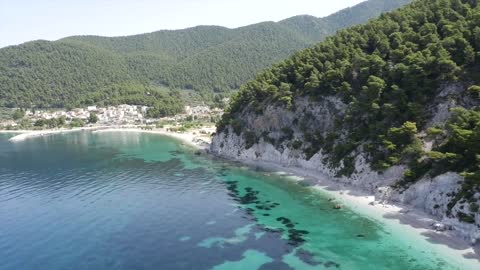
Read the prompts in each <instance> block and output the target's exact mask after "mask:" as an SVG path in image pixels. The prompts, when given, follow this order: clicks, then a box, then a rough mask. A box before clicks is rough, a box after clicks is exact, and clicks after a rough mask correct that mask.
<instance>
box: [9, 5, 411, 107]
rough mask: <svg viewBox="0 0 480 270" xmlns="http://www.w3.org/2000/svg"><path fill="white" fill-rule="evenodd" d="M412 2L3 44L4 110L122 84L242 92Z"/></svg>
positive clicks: (75, 98) (62, 103) (62, 101)
mask: <svg viewBox="0 0 480 270" xmlns="http://www.w3.org/2000/svg"><path fill="white" fill-rule="evenodd" d="M408 2H410V0H370V1H367V2H364V3H361V4H359V5H357V6H355V7H353V8H348V9H345V10H343V11H340V12H338V13H336V14H333V15H331V16H328V17H325V18H315V17H312V16H297V17H293V18H289V19H287V20H284V21H281V22H278V23H274V22H264V23H259V24H254V25H250V26H246V27H241V28H237V29H228V28H224V27H218V26H199V27H194V28H189V29H185V30H177V31H158V32H154V33H149V34H141V35H135V36H128V37H115V38H108V37H96V36H75V37H69V38H65V39H62V40H59V41H55V42H49V41H34V42H28V43H25V44H22V45H19V46H11V47H7V48H3V49H0V107H2V106H4V107H5V106H6V107H35V106H36V107H66V106H75V105H77V104H78V103H79V101H91V100H95V102H99V101H100V100H99V99H98V98H102V97H104V98H107V97H110V96H109V95H105V89H108V88H109V87H117V86H119V85H121V86H122V87H123V86H126V85H134V86H136V87H135V88H133V89H130V90H132V91H136V94H133V93H131V92H129V97H130V98H131V97H132V96H135V99H136V100H137V101H138V99H139V97H140V95H142V94H144V93H145V91H143V89H144V88H145V87H148V88H156V89H162V88H169V89H194V90H197V91H201V92H202V93H212V92H217V93H218V92H225V91H228V90H230V89H238V88H239V86H240V85H241V84H242V83H244V82H246V81H247V80H248V79H251V78H253V77H254V74H255V73H256V72H257V71H259V70H261V69H264V68H266V67H268V66H270V65H271V64H273V63H275V62H277V61H280V60H283V59H285V58H286V57H287V56H289V55H290V54H291V53H293V52H294V51H296V50H299V49H303V48H306V47H308V46H311V45H313V44H314V43H316V42H318V41H319V40H322V39H324V38H325V37H326V36H328V35H331V34H333V33H334V32H335V31H336V30H338V29H341V28H344V27H347V26H351V25H354V24H359V23H363V22H366V21H367V20H368V19H370V18H372V17H375V16H378V15H379V14H381V13H382V12H385V11H389V10H392V9H394V8H397V7H399V6H401V5H403V4H405V3H408ZM137 86H138V87H137ZM137 88H138V89H137ZM202 96H203V97H204V98H206V97H211V95H209V94H204V95H202ZM122 98H123V97H119V96H115V98H114V99H115V100H114V101H111V100H106V99H105V100H104V101H105V102H107V103H110V102H116V100H119V99H122ZM145 100H149V99H148V98H147V97H145ZM158 102H159V103H161V102H163V101H162V100H161V99H159V100H158Z"/></svg>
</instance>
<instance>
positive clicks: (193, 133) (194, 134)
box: [0, 126, 211, 149]
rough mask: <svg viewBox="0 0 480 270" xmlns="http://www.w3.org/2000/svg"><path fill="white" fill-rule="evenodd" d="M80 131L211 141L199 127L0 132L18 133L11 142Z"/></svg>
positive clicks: (199, 144) (202, 146) (203, 146)
mask: <svg viewBox="0 0 480 270" xmlns="http://www.w3.org/2000/svg"><path fill="white" fill-rule="evenodd" d="M79 131H92V132H93V133H100V132H138V133H147V134H158V135H164V136H169V137H172V138H176V139H179V140H181V141H182V142H184V143H187V144H189V145H191V146H194V147H196V148H198V149H206V148H208V146H209V143H210V140H211V139H210V136H208V135H201V134H200V130H199V129H193V130H190V131H188V132H184V133H177V132H171V131H168V130H166V129H164V128H160V129H153V130H145V129H141V128H140V127H125V128H122V127H109V126H96V127H82V128H72V129H47V130H0V133H10V134H18V135H16V136H14V137H12V138H10V139H9V141H11V142H20V141H24V140H26V139H30V138H35V137H43V136H48V135H54V134H64V133H71V132H79Z"/></svg>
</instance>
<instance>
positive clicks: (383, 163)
mask: <svg viewBox="0 0 480 270" xmlns="http://www.w3.org/2000/svg"><path fill="white" fill-rule="evenodd" d="M479 57H480V7H479V6H478V4H477V1H474V0H418V1H414V2H413V3H412V4H410V5H408V6H407V7H405V8H402V9H400V10H397V11H394V12H392V13H389V14H384V15H382V16H381V17H380V18H379V19H377V20H373V21H370V22H369V23H368V24H366V25H362V26H356V27H353V28H350V29H347V30H342V31H340V32H338V33H337V34H336V35H335V36H333V37H329V38H327V39H326V40H325V41H324V42H322V43H320V44H318V45H316V46H314V47H313V48H310V49H306V50H303V51H301V52H298V53H296V54H295V55H293V56H292V57H290V58H289V59H287V60H285V61H283V62H281V63H279V64H276V65H274V66H273V68H271V69H269V70H266V71H264V72H261V73H260V74H259V75H257V78H256V79H255V80H253V81H250V82H248V83H247V84H245V85H244V86H243V87H242V88H241V90H240V91H239V93H237V94H236V95H235V96H234V97H233V100H232V102H231V104H230V107H229V109H228V110H227V112H226V114H225V115H224V117H223V119H222V121H221V123H220V124H219V126H218V131H219V132H222V131H224V130H225V128H226V127H227V126H233V127H234V130H237V131H240V132H241V131H243V130H244V127H243V121H244V120H243V119H242V115H244V113H245V111H248V110H249V111H252V112H255V113H259V114H262V111H263V109H264V108H265V107H266V105H267V104H277V105H278V106H285V107H286V108H294V106H295V99H296V98H297V97H301V96H308V97H310V99H311V100H319V99H322V98H323V97H325V96H329V95H335V96H338V97H341V98H342V99H343V101H344V102H345V103H346V104H348V109H347V115H346V117H345V118H344V119H342V121H338V123H337V124H336V132H333V133H332V134H329V135H328V136H327V138H323V137H322V138H320V137H321V135H317V134H304V135H305V139H306V142H305V147H304V152H305V153H306V155H307V158H309V157H311V156H312V155H313V154H315V153H316V152H318V151H319V150H321V148H323V151H324V152H328V153H329V154H331V155H330V156H331V157H332V158H331V160H330V162H331V163H333V165H334V166H338V165H339V164H340V161H342V160H343V164H345V167H347V170H344V171H342V173H345V174H346V175H348V174H351V173H352V172H353V164H352V162H353V157H354V155H355V152H356V150H358V149H364V151H366V152H367V153H368V156H369V160H370V162H371V163H372V166H373V168H375V169H377V170H384V169H386V168H388V167H390V166H392V165H396V164H408V165H409V167H410V169H409V170H407V172H406V174H405V177H404V179H403V181H402V182H401V183H400V184H402V185H408V184H409V183H411V182H413V181H416V180H417V179H419V177H421V176H423V175H424V174H425V173H427V172H428V173H430V174H431V175H432V176H435V175H438V174H440V173H443V172H446V171H449V170H454V171H458V172H463V173H464V175H465V176H467V182H466V183H467V184H465V185H466V187H464V190H463V191H462V192H461V195H459V198H460V197H461V198H464V197H467V198H468V196H470V197H471V196H472V195H473V192H474V190H475V189H476V190H477V191H480V167H479V166H480V156H479V155H478V153H480V144H479V142H480V109H479V108H478V106H477V107H473V108H471V109H470V110H467V109H458V110H456V111H455V112H454V113H453V117H452V119H451V120H450V121H449V122H448V123H447V124H446V125H445V126H443V127H438V128H437V130H434V129H432V130H430V131H431V132H432V133H434V134H435V133H436V136H434V138H435V139H436V144H435V147H434V149H433V151H431V152H424V151H423V150H422V145H421V142H420V141H419V136H420V135H419V134H418V131H419V130H422V129H424V127H425V124H426V121H427V119H428V117H429V115H428V114H427V112H426V109H427V108H428V106H429V105H431V102H432V100H433V99H434V97H435V96H436V95H437V94H438V93H439V89H440V86H441V85H442V84H444V83H448V82H458V81H460V82H462V83H464V84H470V85H471V84H477V85H478V83H479V78H480V77H479V75H480V73H479V71H480V70H479V66H478V63H479V62H478V59H479ZM479 89H480V87H478V86H476V85H474V86H471V87H470V88H469V91H467V93H466V95H470V98H472V100H474V101H473V102H474V103H476V104H477V105H478V104H479V97H480V96H479V93H480V91H479ZM345 131H346V134H347V136H346V138H341V137H339V136H338V135H339V134H340V133H341V132H342V133H343V132H345ZM240 132H239V133H240ZM237 134H238V133H237ZM246 134H248V136H247V135H246ZM244 136H246V138H247V137H249V138H250V137H251V136H252V134H251V132H249V131H246V132H244ZM319 136H320V137H319ZM251 140H252V139H251V138H250V141H251ZM324 142H327V143H326V144H323V145H322V143H324ZM332 142H335V143H332ZM331 145H334V147H331ZM322 146H323V147H322ZM297 147H299V145H297ZM312 147H316V148H314V149H313V151H311V150H312ZM473 187H475V189H474V188H473Z"/></svg>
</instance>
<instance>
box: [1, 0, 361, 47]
mask: <svg viewBox="0 0 480 270" xmlns="http://www.w3.org/2000/svg"><path fill="white" fill-rule="evenodd" d="M363 1H364V0H0V47H4V46H7V45H14V44H19V43H23V42H25V41H30V40H36V39H47V40H56V39H59V38H62V37H66V36H71V35H86V34H89V35H103V36H119V35H131V34H139V33H146V32H153V31H157V30H161V29H182V28H187V27H192V26H196V25H221V26H226V27H230V28H234V27H239V26H244V25H248V24H252V23H257V22H262V21H279V20H282V19H285V18H288V17H291V16H295V15H301V14H309V15H314V16H317V17H323V16H327V15H329V14H331V13H334V12H336V11H338V10H340V9H343V8H346V7H350V6H353V5H356V4H358V3H360V2H363Z"/></svg>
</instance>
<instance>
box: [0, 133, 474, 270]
mask: <svg viewBox="0 0 480 270" xmlns="http://www.w3.org/2000/svg"><path fill="white" fill-rule="evenodd" d="M10 136H12V135H2V134H0V270H60V269H82V270H83V269H85V270H87V269H88V270H91V269H98V270H107V269H108V270H113V269H116V270H120V269H122V270H127V269H128V270H130V269H139V270H140V269H149V270H150V269H151V270H153V269H160V270H170V269H171V270H177V269H178V270H180V269H199V270H201V269H205V270H207V269H216V270H223V269H225V270H235V269H244V270H256V269H262V270H265V269H271V270H283V269H297V270H300V269H305V270H309V269H401V270H404V269H419V270H426V269H435V270H436V269H466V268H462V266H459V265H457V264H455V263H453V262H452V261H450V260H447V259H445V258H443V257H442V256H441V255H440V254H437V253H435V252H433V251H432V250H429V249H425V248H424V247H423V246H417V245H416V244H415V243H414V242H408V241H405V240H404V239H403V240H402V238H403V236H401V235H396V234H395V232H392V231H391V229H389V228H387V227H385V226H384V225H382V224H381V223H380V222H377V221H375V220H373V219H370V218H367V217H363V216H361V215H359V214H357V213H355V212H353V211H351V210H349V209H342V210H340V211H339V210H335V209H333V208H332V202H330V201H329V200H328V199H329V197H328V196H327V195H325V194H323V193H322V192H320V191H318V190H314V189H313V188H311V187H309V186H308V184H305V183H303V184H302V182H295V181H292V180H291V179H288V178H286V177H283V176H279V175H275V174H273V173H270V172H265V171H261V170H252V169H249V168H245V167H242V166H240V165H239V164H234V163H230V162H226V161H222V160H218V159H214V158H211V157H208V156H196V155H195V154H194V150H192V149H190V148H189V147H187V146H184V145H182V144H181V143H180V142H178V141H176V140H175V139H171V138H167V137H163V136H159V135H152V134H141V133H123V132H111V133H91V132H78V133H71V134H65V135H52V136H46V137H41V138H32V139H28V140H25V141H22V142H16V143H12V142H9V141H8V138H9V137H10ZM478 269H480V268H478Z"/></svg>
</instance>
